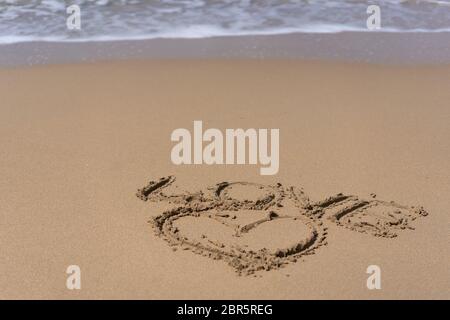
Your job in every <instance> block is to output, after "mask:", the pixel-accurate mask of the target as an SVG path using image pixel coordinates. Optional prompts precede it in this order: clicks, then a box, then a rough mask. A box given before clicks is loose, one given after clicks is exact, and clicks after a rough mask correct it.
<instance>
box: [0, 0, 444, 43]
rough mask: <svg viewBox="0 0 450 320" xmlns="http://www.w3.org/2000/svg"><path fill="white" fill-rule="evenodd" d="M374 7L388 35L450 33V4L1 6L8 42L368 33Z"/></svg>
mask: <svg viewBox="0 0 450 320" xmlns="http://www.w3.org/2000/svg"><path fill="white" fill-rule="evenodd" d="M72 4H77V5H79V6H80V9H81V30H69V29H68V28H67V26H66V19H67V17H68V14H67V13H66V9H67V7H68V6H70V5H72ZM371 4H377V5H379V6H380V8H381V29H380V30H379V31H381V32H450V0H389V1H388V0H380V1H375V0H371V1H364V0H220V1H219V0H71V1H64V0H0V44H2V43H17V42H27V41H57V42H59V41H101V40H127V39H153V38H204V37H214V36H229V35H232V36H238V35H271V34H287V33H336V32H343V31H368V29H367V27H366V20H367V17H368V14H367V13H366V10H367V7H368V6H369V5H371Z"/></svg>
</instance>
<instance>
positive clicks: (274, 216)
mask: <svg viewBox="0 0 450 320" xmlns="http://www.w3.org/2000/svg"><path fill="white" fill-rule="evenodd" d="M174 183H175V177H173V176H168V177H163V178H161V179H159V180H158V181H150V182H149V183H148V185H147V186H145V187H144V188H142V189H139V190H138V192H137V194H136V195H137V196H138V197H139V198H140V199H142V200H144V201H150V202H161V201H162V202H167V203H169V204H172V205H173V208H172V209H168V210H166V211H164V212H162V213H161V214H160V215H158V216H156V217H155V218H153V220H152V224H153V227H154V230H155V233H156V235H158V236H159V237H161V238H162V239H164V240H165V241H167V242H168V244H169V245H170V246H172V247H173V250H177V248H182V249H184V250H191V251H192V252H194V253H197V254H200V255H203V256H205V257H208V258H211V259H215V260H223V261H225V262H227V263H228V264H229V265H230V266H231V267H233V268H234V269H235V270H236V271H237V272H238V274H240V275H249V274H254V273H255V272H259V271H261V270H266V271H269V270H273V269H278V268H282V267H283V266H285V265H286V264H290V263H295V262H297V261H298V260H300V259H303V258H305V257H307V256H308V255H311V254H314V253H315V252H316V251H317V250H319V249H320V248H322V247H323V246H325V245H327V235H328V226H327V225H329V224H335V225H337V226H342V227H345V228H348V229H350V230H353V231H356V232H361V233H366V234H368V235H372V236H376V237H384V238H393V237H396V236H397V234H398V232H400V231H402V230H407V229H413V228H412V227H411V223H412V221H414V220H415V219H416V218H418V217H421V216H426V215H427V214H428V213H427V212H426V211H425V210H424V209H423V208H422V207H411V206H403V205H400V204H397V203H395V202H393V201H390V202H386V201H381V200H375V199H373V198H372V199H368V200H365V199H360V198H359V197H357V196H352V195H344V194H341V193H339V194H337V195H335V196H332V197H328V198H326V199H324V200H322V201H318V202H312V201H310V199H309V198H308V196H307V195H306V193H305V192H304V191H303V189H301V188H298V187H294V186H290V187H285V186H283V185H282V184H281V183H277V184H276V185H261V184H256V183H250V182H221V183H218V184H216V185H215V186H212V187H207V188H206V189H204V190H199V191H197V192H185V193H177V192H174V191H173V190H176V188H175V186H174ZM371 270H372V269H371ZM378 275H379V274H378ZM378 275H377V276H378ZM369 279H370V281H371V282H370V283H372V281H375V282H373V283H374V287H377V286H379V282H377V281H379V279H380V278H379V277H378V278H375V276H374V277H373V278H372V277H370V278H369ZM374 279H375V280H374ZM377 279H378V280H377ZM367 283H368V284H369V280H368V282H367Z"/></svg>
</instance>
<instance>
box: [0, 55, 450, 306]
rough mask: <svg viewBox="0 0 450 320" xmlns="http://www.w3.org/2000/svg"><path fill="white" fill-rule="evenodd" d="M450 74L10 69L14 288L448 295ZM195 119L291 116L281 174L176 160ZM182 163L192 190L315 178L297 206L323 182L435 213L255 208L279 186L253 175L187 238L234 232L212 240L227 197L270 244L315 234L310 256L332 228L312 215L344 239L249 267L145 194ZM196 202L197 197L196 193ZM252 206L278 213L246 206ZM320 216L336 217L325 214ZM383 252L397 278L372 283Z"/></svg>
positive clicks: (321, 65) (6, 158) (34, 293)
mask: <svg viewBox="0 0 450 320" xmlns="http://www.w3.org/2000/svg"><path fill="white" fill-rule="evenodd" d="M449 84H450V66H448V65H436V66H380V65H366V64H357V63H342V62H306V61H301V60H288V59H285V60H270V59H269V60H261V61H258V60H246V59H241V60H217V59H216V60H214V59H210V60H202V61H200V60H195V59H193V60H177V59H173V60H148V61H145V60H142V61H139V60H135V61H127V62H104V63H93V64H79V65H77V64H73V65H70V64H62V65H48V66H35V67H31V68H29V67H16V68H10V69H2V70H0V96H1V101H0V122H1V125H0V133H1V134H0V137H1V138H0V139H1V146H2V156H1V157H0V176H2V179H1V180H0V192H1V194H2V200H1V201H0V212H1V215H2V219H1V222H0V243H1V247H2V255H1V256H0V270H1V273H0V298H2V299H5V298H12V299H16V298H63V299H77V298H138V299H141V298H146V299H160V298H167V299H189V298H190V299H215V298H229V299H244V298H246V299H252V298H255V299H285V298H290V299H317V298H319V299H322V298H331V299H336V298H342V299H347V298H354V299H385V298H394V299H416V298H423V299H435V298H446V299H448V298H449V293H448V287H449V284H450V283H449V279H450V274H449V271H448V264H449V257H448V254H447V252H448V241H449V238H448V223H449V215H448V213H449V210H450V203H449V200H448V194H450V183H449V181H450V176H449V175H450V163H449V161H448V159H449V158H450V142H449V139H448V137H449V136H450V126H449V123H450V109H449V105H448V104H449V101H450V92H449V90H448V87H449ZM194 120H202V121H203V123H204V125H205V126H207V127H208V128H220V129H222V130H225V128H244V129H245V128H279V129H280V170H279V173H278V174H277V175H275V176H261V175H259V166H255V165H254V166H249V165H231V166H224V165H223V166H220V165H213V166H207V165H200V166H194V165H190V166H175V165H173V164H172V163H171V161H170V151H171V148H172V146H173V143H172V142H171V141H170V134H171V132H172V131H173V130H174V129H176V128H191V127H192V122H193V121H194ZM169 175H173V176H175V177H176V184H177V185H178V186H179V187H178V189H176V192H175V194H176V193H181V194H184V195H185V194H195V193H196V192H197V191H199V190H205V189H206V190H208V189H207V187H208V186H215V185H216V184H217V183H221V182H224V181H226V182H235V181H243V182H246V183H248V184H250V185H252V184H257V185H262V186H277V183H281V186H282V188H285V187H286V188H288V187H289V186H294V187H295V188H298V189H299V190H300V189H301V190H303V192H304V194H305V198H303V197H301V199H303V200H298V199H297V200H295V201H293V203H294V204H296V203H297V204H298V203H301V204H305V203H304V200H305V199H306V195H307V198H308V199H309V201H310V202H311V204H313V205H318V204H320V203H321V201H323V200H324V199H327V198H328V197H330V196H333V195H336V194H338V193H342V194H343V195H346V196H352V197H357V198H358V200H355V198H349V200H351V201H353V202H352V203H356V202H357V201H359V200H369V201H375V200H374V199H376V200H380V201H387V202H389V201H395V203H396V204H400V205H402V206H407V207H408V208H409V207H410V206H415V208H420V207H421V206H422V207H423V208H424V210H426V212H428V213H429V215H427V216H422V215H419V216H417V219H410V218H411V217H412V216H413V214H412V213H410V212H409V211H407V212H405V213H402V217H405V218H406V220H402V221H406V222H405V223H407V225H405V228H400V226H401V224H399V223H394V224H389V225H388V224H384V225H383V226H384V227H386V228H389V230H388V231H390V232H391V231H392V232H394V233H395V234H396V236H395V237H390V236H379V235H378V236H377V232H375V231H374V229H370V228H369V229H364V228H362V227H361V226H359V227H358V225H357V224H358V223H359V222H361V221H360V220H359V219H360V216H358V215H356V216H351V217H350V216H347V217H350V219H347V220H345V221H344V220H341V221H340V223H339V220H340V217H341V216H345V215H346V213H344V214H342V212H344V211H345V210H343V211H342V209H343V208H336V209H337V210H338V211H335V212H334V217H335V219H334V220H333V217H332V215H331V218H330V217H326V219H325V216H324V219H323V220H322V218H321V216H320V219H319V218H317V219H316V217H318V216H310V215H309V214H310V213H311V212H313V209H314V208H312V209H307V210H305V211H303V214H302V210H300V209H299V207H298V206H297V207H295V205H292V206H291V205H289V204H287V205H285V204H284V203H283V210H278V209H277V210H278V211H277V210H274V207H261V206H252V203H251V202H246V203H247V204H246V205H243V204H242V203H243V202H242V200H248V201H255V202H254V204H256V202H257V199H260V198H259V197H260V196H261V195H258V196H257V197H255V196H254V195H253V191H254V190H253V191H252V190H241V191H239V192H237V195H238V196H239V197H240V198H241V200H240V201H241V202H238V203H239V204H238V205H237V207H236V209H237V210H231V212H228V211H229V209H230V207H228V206H227V207H221V208H222V209H224V210H218V211H217V210H216V211H215V212H214V217H215V218H218V219H219V220H220V221H219V222H220V223H219V224H217V225H216V224H215V225H214V226H213V227H212V228H208V226H209V224H210V223H211V221H212V220H211V219H209V220H208V219H206V221H203V222H201V223H198V222H197V220H195V219H197V217H188V218H189V219H187V220H184V221H181V220H180V221H178V222H177V223H178V225H176V227H177V228H178V229H179V230H181V231H182V232H183V233H184V234H185V235H186V237H187V238H189V239H191V238H192V237H197V238H198V239H197V238H196V242H197V240H198V242H201V241H207V240H211V241H212V242H213V243H212V242H209V244H208V246H217V244H219V247H220V245H221V244H229V243H231V240H230V237H232V235H231V236H229V235H227V234H225V233H226V231H224V233H223V234H222V233H220V234H219V233H217V239H210V238H211V237H212V236H214V232H213V233H212V234H211V233H209V234H205V238H203V237H202V232H205V233H206V232H207V231H210V230H215V229H214V228H222V225H223V224H222V223H225V222H226V223H228V222H229V220H228V217H225V218H227V219H224V216H223V214H224V212H222V211H227V212H225V213H226V214H229V215H230V216H231V217H233V212H236V215H238V217H236V220H232V221H231V220H230V221H231V222H230V223H237V224H238V225H240V226H241V227H242V226H248V227H246V228H243V229H242V228H240V229H239V230H241V231H249V230H250V231H249V232H248V234H249V238H247V239H246V240H245V241H247V242H245V241H244V242H245V244H246V245H249V246H250V247H253V248H256V250H258V249H260V248H261V247H267V248H269V249H271V250H272V249H273V250H276V249H277V248H275V247H278V246H279V245H280V246H283V245H284V246H286V247H287V248H289V246H290V245H291V243H294V244H299V243H301V244H302V245H301V246H297V247H296V248H297V249H296V250H297V251H295V250H294V251H295V252H294V253H295V254H297V253H302V252H303V251H304V249H305V248H307V247H309V244H308V243H309V242H311V239H316V238H317V236H314V232H312V233H308V231H305V230H307V229H305V228H307V227H308V226H311V225H310V224H312V223H314V225H313V227H314V228H316V229H317V230H316V231H317V232H318V233H317V234H320V235H321V236H326V239H325V240H324V241H326V245H323V243H321V245H320V246H317V247H314V250H313V252H312V254H306V255H303V254H302V255H299V256H296V257H294V258H295V259H296V261H289V262H288V263H286V264H284V265H283V266H276V267H274V268H270V270H255V272H253V271H252V272H250V273H249V274H247V273H245V274H241V275H239V273H238V272H236V268H235V267H233V265H230V264H229V263H228V261H227V260H226V259H214V257H213V258H211V257H208V256H205V255H204V254H201V252H197V253H200V254H196V252H193V251H195V250H183V246H180V245H178V244H176V245H175V246H170V243H169V242H168V241H165V240H164V239H163V237H160V236H158V235H157V234H155V228H157V226H158V225H157V224H156V226H155V221H157V219H158V217H160V216H161V215H162V214H163V213H164V212H167V210H169V211H170V210H171V209H172V208H173V206H174V204H170V203H166V202H165V201H156V202H154V201H142V200H141V199H139V198H138V197H136V191H137V189H140V188H142V187H144V186H146V185H148V182H149V181H150V180H157V179H159V178H161V177H163V176H169ZM264 188H266V187H263V189H264ZM267 188H271V187H267ZM271 190H272V189H271ZM277 190H278V189H277ZM287 190H288V189H283V190H282V192H281V191H280V192H281V193H277V192H278V191H277V192H275V194H285V193H287V192H288V191H287ZM269 193H270V192H269ZM371 194H372V195H371ZM374 194H376V198H373V196H374ZM237 195H235V196H237ZM213 196H214V195H213ZM213 196H211V197H212V198H211V197H210V196H207V199H206V200H207V201H206V202H209V203H211V201H212V200H211V199H216V198H214V197H213ZM265 196H267V195H265V194H264V193H263V194H262V197H263V198H262V199H264V197H265ZM205 197H206V196H205ZM230 197H232V196H230ZM181 199H182V200H180V201H181V206H184V207H186V206H187V207H192V206H193V205H191V204H186V202H183V201H185V200H186V199H184V198H181ZM283 199H285V200H286V201H291V199H292V198H290V197H286V198H283ZM214 201H215V200H214ZM214 201H213V203H214V205H215V206H217V205H218V204H217V202H214ZM270 201H271V200H270ZM270 201H269V202H267V204H270V203H271V202H270ZM175 202H176V201H175ZM260 203H261V202H260ZM263 203H264V202H263ZM323 203H324V202H322V204H323ZM370 203H372V202H370ZM241 204H242V205H241ZM176 205H178V206H179V205H180V203H178V204H176V203H175V206H176ZM273 205H274V206H276V205H277V204H276V202H274V204H273ZM350 205H351V204H350ZM327 206H328V205H326V206H325V205H324V207H323V208H322V209H323V211H324V212H323V213H324V214H328V208H327ZM300 207H301V206H300ZM197 208H198V207H197ZM216 208H217V207H216ZM316 208H318V207H316ZM225 209H226V210H225ZM322 209H321V210H322ZM391 209H392V208H390V207H389V208H387V209H386V210H385V211H383V212H382V213H377V212H375V211H374V212H371V211H370V210H369V211H367V212H369V216H370V218H371V219H372V218H373V217H375V218H374V219H375V220H374V221H375V222H374V221H373V220H370V221H369V220H367V221H368V222H370V223H375V224H376V223H377V221H380V220H379V218H376V217H377V215H378V214H385V213H386V212H387V214H390V213H392V212H390V210H391ZM245 210H250V211H251V210H254V211H255V210H256V211H268V212H262V213H261V212H255V213H256V214H255V217H256V218H255V219H250V220H246V214H245V213H246V212H248V211H245ZM308 210H309V211H308ZM339 210H341V211H339ZM355 210H356V209H355ZM408 210H409V209H408ZM194 211H195V210H194ZM271 211H276V212H275V214H276V215H274V214H272V213H270V212H271ZM252 212H253V211H252ZM339 212H341V213H339ZM352 212H353V211H352ZM217 214H220V215H222V216H220V217H217ZM249 214H252V213H249ZM267 214H269V215H267ZM242 215H244V217H242ZM282 216H289V218H286V219H284V220H283V219H281V218H280V217H282ZM293 216H298V217H300V218H299V219H300V220H301V219H303V218H304V217H307V218H308V219H309V218H311V220H308V221H309V222H307V223H304V224H303V225H299V227H298V230H299V234H300V235H299V237H298V239H297V238H296V239H291V237H292V238H293V237H294V236H295V230H291V229H289V228H290V226H292V224H290V223H286V221H290V220H289V219H294V217H293ZM336 217H337V218H336ZM155 219H156V220H155ZM240 219H242V221H243V222H241V220H240ZM237 220H238V221H239V223H238V222H235V221H237ZM318 220H320V221H322V222H323V227H324V228H326V230H322V229H320V230H319V229H318V228H317V226H316V224H315V223H316V222H317V221H318ZM336 220H338V221H336ZM149 221H150V223H149ZM214 221H217V220H214ZM255 221H257V222H258V221H259V222H258V223H257V224H252V223H254V222H255ZM264 221H266V222H264ZM296 221H297V220H296ZM302 221H303V220H302ZM311 221H312V222H311ZM367 221H366V222H367ZM174 223H175V222H174ZM268 223H269V224H268ZM270 223H276V224H277V226H276V228H275V229H272V228H270V227H267V226H270ZM295 223H297V222H295ZM305 225H306V227H305ZM395 225H396V226H399V228H394V227H393V226H395ZM406 226H408V227H409V226H410V227H411V228H414V230H412V229H410V228H406ZM391 227H392V228H393V229H391ZM233 228H234V227H233ZM233 228H231V229H230V228H228V229H230V230H233ZM380 228H381V227H380ZM222 229H223V228H222ZM225 229H226V228H225ZM225 229H224V230H225ZM394 229H395V230H394ZM200 230H204V231H201V232H200ZM273 230H278V231H277V232H273ZM367 230H369V231H370V230H372V231H374V232H369V231H368V232H364V231H367ZM376 230H378V229H376ZM380 230H381V229H380ZM383 230H384V229H383ZM361 231H363V232H361ZM252 232H255V233H252ZM256 232H258V233H256ZM324 233H325V234H324ZM282 234H285V235H286V236H287V239H285V238H283V237H282V236H281V235H282ZM250 235H251V236H252V237H253V236H254V237H253V238H252V237H250ZM387 235H392V234H391V233H388V234H387ZM207 237H208V238H207ZM233 239H234V238H233ZM271 239H273V241H272V240H271ZM317 239H318V238H317ZM267 240H268V241H267ZM218 241H219V242H218ZM239 241H240V240H239ZM214 243H215V244H214ZM312 243H316V242H315V240H314V241H313V242H312ZM316 244H318V243H316ZM272 245H275V247H274V248H270V247H271V246H272ZM174 248H175V249H176V250H173V249H174ZM191 249H192V248H191ZM194 249H195V248H194ZM280 249H282V248H280ZM274 252H276V251H274ZM221 254H223V253H221ZM264 257H265V258H267V257H268V255H266V256H264ZM283 261H285V260H283ZM286 261H287V260H286ZM373 264H375V265H378V266H380V267H381V271H382V289H381V290H368V289H367V288H366V279H367V277H368V274H366V269H367V267H368V266H369V265H373ZM69 265H79V266H80V268H81V271H82V289H81V290H80V291H76V290H74V291H70V290H68V289H66V286H65V284H66V277H67V274H66V273H65V271H66V268H67V266H69ZM271 266H273V265H271ZM238 269H239V268H238Z"/></svg>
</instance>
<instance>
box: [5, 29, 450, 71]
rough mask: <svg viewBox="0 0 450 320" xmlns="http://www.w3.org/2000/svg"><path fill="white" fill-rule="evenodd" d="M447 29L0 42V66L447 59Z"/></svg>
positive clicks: (449, 51) (394, 62)
mask: <svg viewBox="0 0 450 320" xmlns="http://www.w3.org/2000/svg"><path fill="white" fill-rule="evenodd" d="M448 43H450V33H385V32H342V33H332V34H315V33H311V34H307V33H301V34H300V33H294V34H284V35H262V36H225V37H211V38H201V39H149V40H119V41H97V42H95V41H94V42H23V43H14V44H3V45H0V67H16V66H32V65H47V64H68V63H69V64H71V63H86V62H87V63H92V62H98V61H116V60H142V59H225V60H227V59H240V58H249V59H298V60H320V61H337V62H359V63H369V64H386V65H440V64H450V47H449V46H448Z"/></svg>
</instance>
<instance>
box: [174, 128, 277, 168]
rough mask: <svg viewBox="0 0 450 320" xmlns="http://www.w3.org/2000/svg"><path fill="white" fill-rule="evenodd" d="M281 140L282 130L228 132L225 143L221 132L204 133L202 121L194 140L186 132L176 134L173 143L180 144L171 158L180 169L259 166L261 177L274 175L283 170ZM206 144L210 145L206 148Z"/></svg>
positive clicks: (217, 130) (210, 130) (183, 130)
mask: <svg viewBox="0 0 450 320" xmlns="http://www.w3.org/2000/svg"><path fill="white" fill-rule="evenodd" d="M269 131H270V141H269ZM279 139H280V130H279V129H270V130H268V129H258V130H256V129H247V130H244V129H226V130H225V139H224V134H223V133H222V131H220V130H219V129H214V128H211V129H207V130H206V131H205V132H203V123H202V121H194V134H193V137H192V135H191V132H190V131H189V130H188V129H184V128H180V129H176V130H174V131H173V132H172V135H171V141H174V142H178V143H177V144H176V145H175V146H174V147H173V148H172V152H171V155H170V156H171V159H172V162H173V163H174V164H176V165H180V164H208V165H212V164H227V165H230V164H252V165H256V164H258V163H259V164H260V165H261V168H260V174H261V175H274V174H277V173H278V169H279ZM204 142H207V143H208V144H206V145H205V146H203V143H204ZM269 142H270V143H269ZM269 144H270V146H269ZM247 146H248V151H247ZM192 147H193V150H192ZM269 148H270V154H269ZM224 153H225V155H224ZM192 154H193V158H192ZM247 155H248V159H246V158H247Z"/></svg>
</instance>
